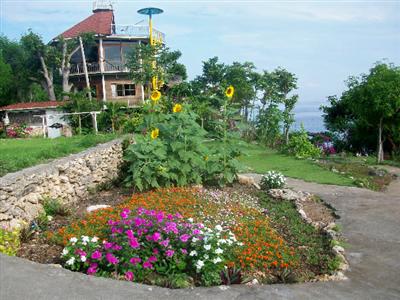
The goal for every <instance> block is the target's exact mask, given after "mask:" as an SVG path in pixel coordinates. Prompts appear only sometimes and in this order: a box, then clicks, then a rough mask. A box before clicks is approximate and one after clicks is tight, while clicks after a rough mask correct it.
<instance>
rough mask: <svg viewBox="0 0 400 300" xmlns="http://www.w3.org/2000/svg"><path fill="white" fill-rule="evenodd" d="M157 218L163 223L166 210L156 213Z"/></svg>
mask: <svg viewBox="0 0 400 300" xmlns="http://www.w3.org/2000/svg"><path fill="white" fill-rule="evenodd" d="M156 219H157V222H158V223H161V222H162V221H163V220H164V212H163V211H160V212H158V213H157V214H156Z"/></svg>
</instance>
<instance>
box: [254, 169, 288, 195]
mask: <svg viewBox="0 0 400 300" xmlns="http://www.w3.org/2000/svg"><path fill="white" fill-rule="evenodd" d="M285 182H286V179H285V176H283V174H282V173H280V172H276V171H268V172H267V173H265V174H264V175H262V177H261V181H260V187H261V189H262V190H264V191H268V190H270V189H280V188H283V187H284V185H285Z"/></svg>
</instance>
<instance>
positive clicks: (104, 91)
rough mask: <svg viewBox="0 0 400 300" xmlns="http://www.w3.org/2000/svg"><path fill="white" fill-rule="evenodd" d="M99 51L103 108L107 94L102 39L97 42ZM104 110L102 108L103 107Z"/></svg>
mask: <svg viewBox="0 0 400 300" xmlns="http://www.w3.org/2000/svg"><path fill="white" fill-rule="evenodd" d="M99 49H100V73H101V87H102V91H103V106H105V102H106V101H107V94H106V93H107V92H106V82H105V79H104V70H105V69H104V47H103V38H100V40H99ZM103 108H104V107H103Z"/></svg>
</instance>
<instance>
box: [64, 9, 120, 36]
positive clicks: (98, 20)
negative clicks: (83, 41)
mask: <svg viewBox="0 0 400 300" xmlns="http://www.w3.org/2000/svg"><path fill="white" fill-rule="evenodd" d="M113 23H114V13H113V11H112V10H100V11H96V12H95V13H94V14H93V15H91V16H90V17H88V18H86V19H85V20H83V21H82V22H79V23H78V24H76V25H74V26H72V27H71V28H70V29H68V30H67V31H65V32H64V33H62V34H61V35H62V36H63V37H64V38H74V37H77V36H78V35H80V34H81V33H89V32H94V33H96V34H100V35H110V34H111V25H112V24H113Z"/></svg>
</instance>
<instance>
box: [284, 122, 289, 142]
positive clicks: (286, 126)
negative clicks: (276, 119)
mask: <svg viewBox="0 0 400 300" xmlns="http://www.w3.org/2000/svg"><path fill="white" fill-rule="evenodd" d="M289 129H290V128H289V125H288V124H287V125H285V143H286V145H288V144H289Z"/></svg>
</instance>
